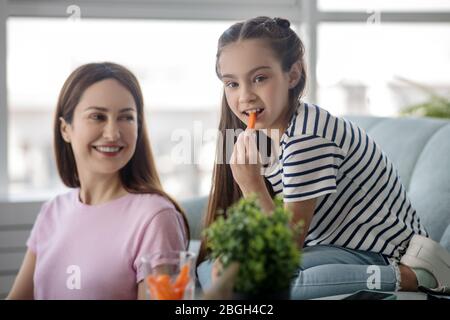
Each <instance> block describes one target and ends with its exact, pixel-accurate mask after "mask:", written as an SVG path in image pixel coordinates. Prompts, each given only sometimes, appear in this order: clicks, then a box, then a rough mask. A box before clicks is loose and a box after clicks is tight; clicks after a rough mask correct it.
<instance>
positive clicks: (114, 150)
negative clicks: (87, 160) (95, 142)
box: [96, 147, 120, 152]
mask: <svg viewBox="0 0 450 320" xmlns="http://www.w3.org/2000/svg"><path fill="white" fill-rule="evenodd" d="M96 149H97V150H98V151H100V152H118V151H119V150H120V147H96Z"/></svg>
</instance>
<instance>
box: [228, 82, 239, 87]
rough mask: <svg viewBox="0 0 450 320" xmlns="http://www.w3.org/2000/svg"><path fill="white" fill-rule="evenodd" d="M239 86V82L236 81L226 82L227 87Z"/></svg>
mask: <svg viewBox="0 0 450 320" xmlns="http://www.w3.org/2000/svg"><path fill="white" fill-rule="evenodd" d="M237 86H238V84H237V83H236V82H231V81H230V82H226V83H225V87H227V88H236V87H237Z"/></svg>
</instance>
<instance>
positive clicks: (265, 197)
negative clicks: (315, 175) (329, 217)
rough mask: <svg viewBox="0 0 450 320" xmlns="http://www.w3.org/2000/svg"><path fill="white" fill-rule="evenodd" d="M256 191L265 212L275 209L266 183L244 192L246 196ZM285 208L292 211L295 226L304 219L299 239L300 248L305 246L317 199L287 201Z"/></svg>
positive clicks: (292, 221)
mask: <svg viewBox="0 0 450 320" xmlns="http://www.w3.org/2000/svg"><path fill="white" fill-rule="evenodd" d="M252 192H256V193H257V194H258V196H259V201H260V203H261V208H262V209H263V210H264V211H265V212H271V211H273V210H274V209H275V205H274V203H273V199H272V197H271V196H270V194H269V191H268V190H267V188H266V185H265V184H264V183H262V184H260V185H259V186H258V187H257V188H252V190H251V192H249V193H247V192H243V193H244V197H247V196H248V195H249V194H250V193H252ZM284 206H285V208H286V209H288V210H289V211H291V212H292V220H291V225H292V227H294V226H295V225H296V224H297V222H299V221H300V220H303V227H302V233H301V234H300V237H299V238H298V240H297V244H298V247H299V248H303V244H304V242H305V238H306V236H307V235H308V230H309V225H310V223H311V220H312V217H313V215H314V210H315V208H316V199H315V198H314V199H308V200H304V201H297V202H287V203H285V205H284Z"/></svg>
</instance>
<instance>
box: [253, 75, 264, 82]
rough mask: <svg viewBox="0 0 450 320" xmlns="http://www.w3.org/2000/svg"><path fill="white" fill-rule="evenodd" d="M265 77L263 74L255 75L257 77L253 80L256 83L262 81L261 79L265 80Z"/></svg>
mask: <svg viewBox="0 0 450 320" xmlns="http://www.w3.org/2000/svg"><path fill="white" fill-rule="evenodd" d="M266 79H267V77H265V76H257V77H256V78H255V82H256V83H259V82H263V81H264V80H266Z"/></svg>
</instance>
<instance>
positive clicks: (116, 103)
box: [61, 79, 138, 177]
mask: <svg viewBox="0 0 450 320" xmlns="http://www.w3.org/2000/svg"><path fill="white" fill-rule="evenodd" d="M137 132H138V124H137V109H136V104H135V101H134V99H133V96H132V95H131V93H130V92H129V91H128V90H127V89H126V88H125V87H123V86H122V85H121V84H120V83H119V82H118V81H117V80H115V79H106V80H102V81H99V82H97V83H94V84H93V85H91V86H90V87H88V88H87V89H86V90H85V92H84V93H83V95H82V96H81V98H80V102H79V103H78V105H77V106H76V107H75V110H74V114H73V120H72V123H71V124H68V123H66V122H65V121H64V119H62V118H61V134H62V136H63V138H64V140H65V141H66V142H69V143H70V144H71V145H72V150H73V153H74V156H75V161H76V164H77V169H78V174H79V176H80V177H82V176H83V177H84V176H86V174H87V175H99V174H100V175H113V174H117V173H118V171H119V170H120V169H121V168H123V167H124V166H125V165H126V164H127V163H128V161H129V160H130V159H131V157H132V156H133V154H134V150H135V148H136V140H137Z"/></svg>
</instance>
